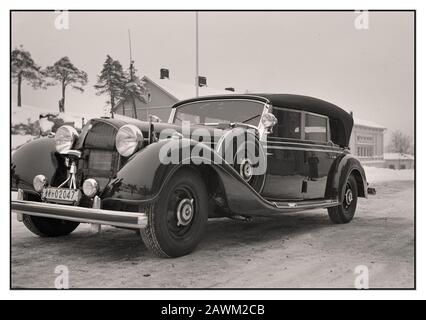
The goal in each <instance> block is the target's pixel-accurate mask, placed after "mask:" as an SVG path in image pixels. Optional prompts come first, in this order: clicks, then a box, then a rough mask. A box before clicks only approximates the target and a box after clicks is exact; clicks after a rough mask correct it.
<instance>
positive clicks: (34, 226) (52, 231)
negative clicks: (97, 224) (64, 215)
mask: <svg viewBox="0 0 426 320" xmlns="http://www.w3.org/2000/svg"><path fill="white" fill-rule="evenodd" d="M22 222H23V223H24V225H25V226H26V227H27V229H28V230H30V231H31V232H32V233H34V234H36V235H38V236H40V237H61V236H66V235H69V234H70V233H71V232H73V231H74V230H75V229H76V228H77V227H78V226H79V224H80V223H78V222H73V221H65V220H58V219H51V218H43V217H35V216H28V215H24V217H23V221H22Z"/></svg>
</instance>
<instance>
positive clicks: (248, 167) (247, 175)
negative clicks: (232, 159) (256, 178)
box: [240, 159, 253, 181]
mask: <svg viewBox="0 0 426 320" xmlns="http://www.w3.org/2000/svg"><path fill="white" fill-rule="evenodd" d="M240 175H241V176H242V177H243V179H244V180H245V181H250V179H251V178H252V177H253V166H252V164H251V161H250V160H249V159H244V160H243V161H241V165H240Z"/></svg>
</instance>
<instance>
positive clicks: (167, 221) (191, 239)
mask: <svg viewBox="0 0 426 320" xmlns="http://www.w3.org/2000/svg"><path fill="white" fill-rule="evenodd" d="M145 211H146V214H147V217H148V225H147V227H146V228H143V229H141V236H142V240H143V241H144V243H145V245H146V246H147V247H148V249H150V250H151V251H152V252H154V253H155V254H156V255H158V256H160V257H180V256H183V255H186V254H188V253H190V252H192V251H193V250H194V249H195V247H196V246H197V245H198V243H199V242H200V240H201V237H202V235H203V233H204V230H205V226H206V223H207V218H208V197H207V190H206V186H205V184H204V182H203V180H202V179H201V176H200V175H199V174H198V173H197V172H196V171H195V170H194V169H191V168H184V169H180V170H179V171H178V172H177V173H176V174H175V175H174V176H173V177H172V178H171V180H170V181H169V182H168V183H167V185H166V186H165V187H164V188H163V190H162V191H161V193H160V195H159V198H158V200H157V201H156V202H155V203H153V204H151V205H149V206H147V207H146V208H145Z"/></svg>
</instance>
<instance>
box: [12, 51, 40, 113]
mask: <svg viewBox="0 0 426 320" xmlns="http://www.w3.org/2000/svg"><path fill="white" fill-rule="evenodd" d="M11 74H12V79H13V81H14V82H15V83H16V84H17V86H18V87H17V92H18V93H17V105H18V107H21V104H22V82H23V81H27V82H28V83H29V84H31V86H32V87H33V88H34V89H37V88H43V86H44V80H43V73H42V72H41V68H40V67H39V66H38V65H37V64H36V63H35V62H34V60H33V59H32V58H31V54H30V53H29V52H28V51H25V50H24V48H23V47H22V46H20V47H19V48H15V49H14V50H13V51H12V53H11Z"/></svg>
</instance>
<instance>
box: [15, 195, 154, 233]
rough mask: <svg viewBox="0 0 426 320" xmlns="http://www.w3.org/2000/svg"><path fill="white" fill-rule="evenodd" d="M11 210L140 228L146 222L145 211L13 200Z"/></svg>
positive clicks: (30, 214)
mask: <svg viewBox="0 0 426 320" xmlns="http://www.w3.org/2000/svg"><path fill="white" fill-rule="evenodd" d="M11 209H12V211H14V212H16V213H18V214H25V215H29V216H37V217H45V218H52V219H61V220H67V221H76V222H81V223H94V224H104V225H110V226H116V227H123V228H131V229H141V228H145V227H146V226H147V224H148V217H147V215H146V213H140V212H125V211H113V210H103V209H95V208H83V207H75V206H68V205H62V204H53V203H42V202H34V201H26V200H14V201H12V203H11Z"/></svg>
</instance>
